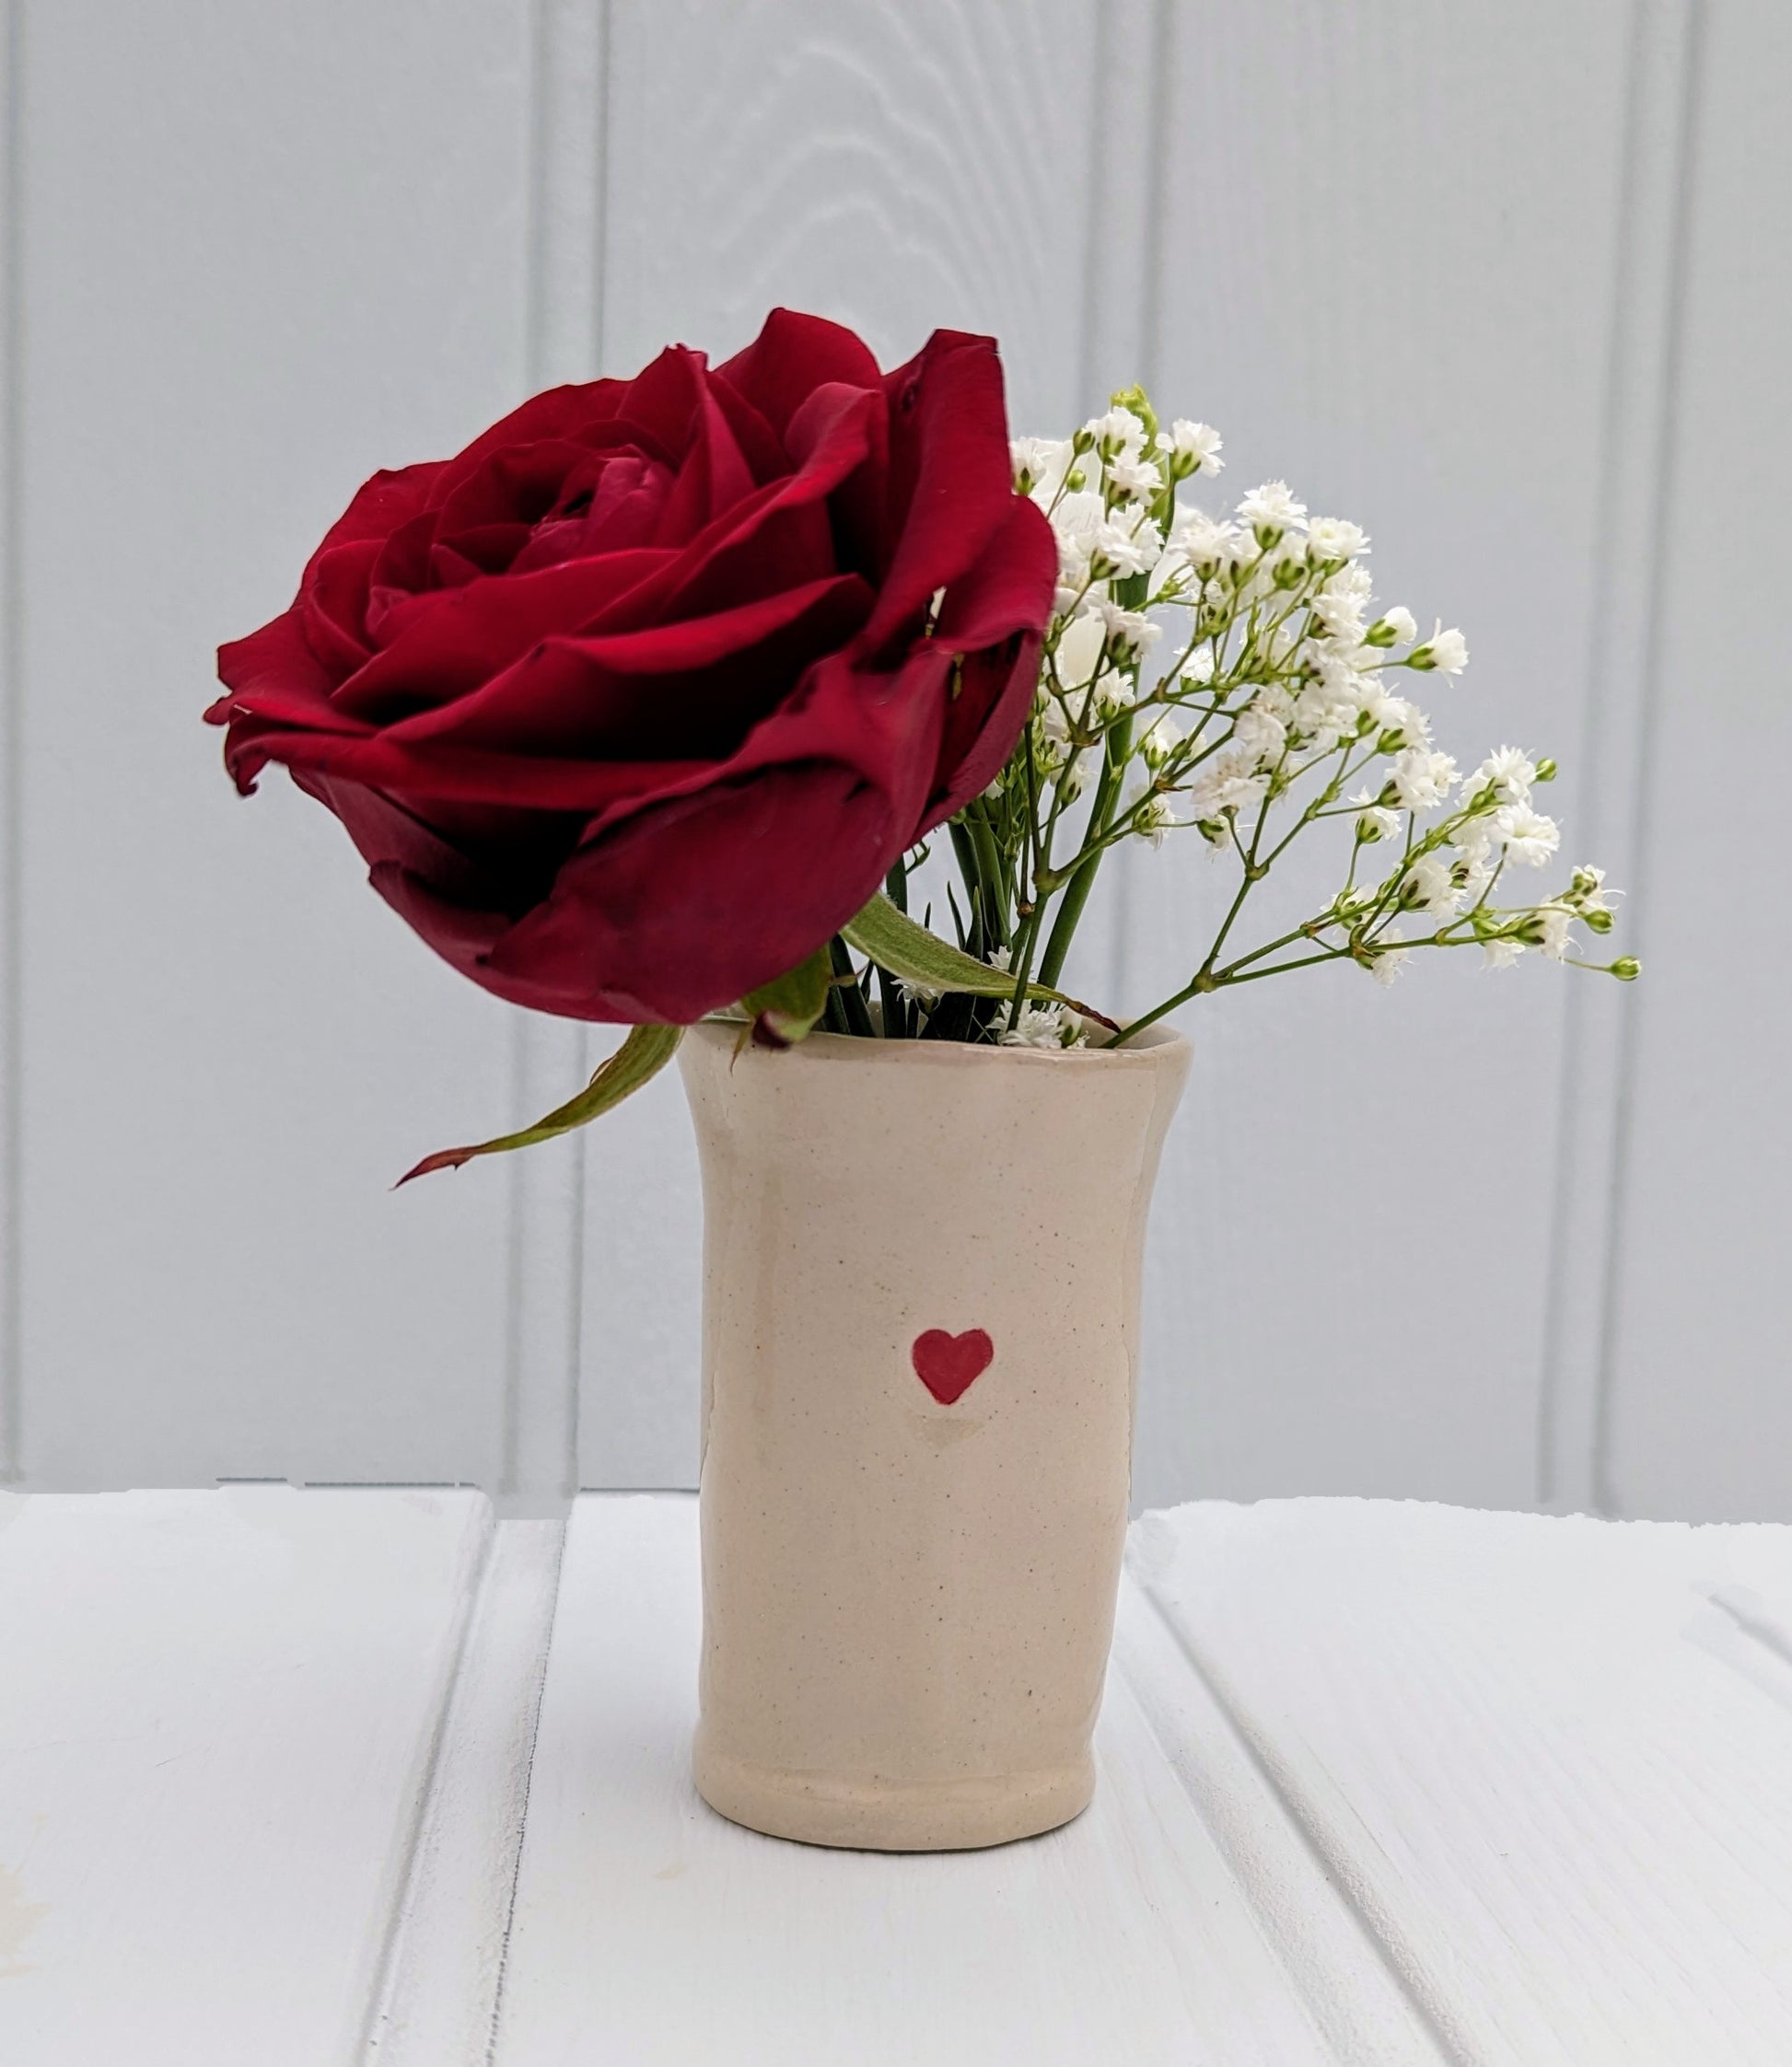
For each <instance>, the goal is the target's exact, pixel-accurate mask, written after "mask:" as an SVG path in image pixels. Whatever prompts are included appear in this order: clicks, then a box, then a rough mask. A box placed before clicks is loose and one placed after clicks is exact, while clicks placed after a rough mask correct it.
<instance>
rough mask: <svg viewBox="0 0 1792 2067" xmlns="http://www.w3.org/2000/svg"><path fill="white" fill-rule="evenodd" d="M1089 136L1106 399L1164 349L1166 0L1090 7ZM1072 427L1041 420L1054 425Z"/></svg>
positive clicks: (1087, 340) (1096, 394) (1088, 283)
mask: <svg viewBox="0 0 1792 2067" xmlns="http://www.w3.org/2000/svg"><path fill="white" fill-rule="evenodd" d="M1095 29H1096V48H1095V52H1094V63H1093V64H1092V66H1091V68H1090V69H1091V75H1092V82H1093V84H1092V91H1091V98H1090V120H1089V138H1088V235H1087V238H1086V239H1085V242H1084V248H1083V324H1082V336H1081V340H1080V349H1079V360H1080V365H1079V387H1080V389H1081V393H1080V395H1079V397H1078V401H1079V403H1080V404H1081V406H1082V407H1084V408H1086V409H1090V410H1096V409H1100V408H1101V407H1102V406H1103V404H1104V402H1105V401H1106V398H1107V396H1108V394H1109V393H1110V392H1111V390H1112V389H1114V388H1115V387H1117V386H1120V385H1123V383H1124V382H1127V381H1131V380H1138V381H1141V382H1143V384H1144V385H1145V386H1146V388H1147V389H1155V388H1156V386H1157V381H1158V371H1159V367H1160V364H1161V359H1162V335H1161V332H1162V328H1163V262H1164V236H1163V224H1164V214H1165V209H1164V177H1165V161H1166V158H1167V156H1168V150H1167V145H1168V140H1169V99H1170V84H1171V81H1172V79H1173V77H1174V71H1175V62H1176V42H1175V35H1176V16H1175V9H1174V8H1173V7H1172V6H1171V5H1170V0H1104V4H1103V5H1102V6H1101V7H1100V11H1099V13H1098V15H1097V17H1096V25H1095ZM1068 427H1069V426H1068V425H1064V424H1053V425H1050V426H1041V428H1042V429H1045V430H1047V432H1048V434H1049V435H1057V434H1059V433H1060V432H1062V431H1064V430H1065V429H1067V428H1068ZM1134 862H1135V857H1133V856H1130V855H1128V854H1125V853H1124V851H1122V852H1121V853H1119V854H1115V855H1113V856H1112V857H1111V859H1110V860H1109V862H1108V864H1107V867H1106V870H1105V874H1106V877H1107V880H1106V882H1105V884H1104V886H1103V888H1104V891H1105V894H1106V897H1107V899H1108V900H1109V902H1108V907H1107V928H1108V937H1107V957H1106V960H1107V974H1106V979H1105V980H1106V983H1107V993H1106V994H1107V996H1108V997H1109V998H1111V999H1120V998H1124V997H1126V996H1127V995H1128V992H1127V985H1126V978H1127V973H1128V952H1127V946H1128V941H1129V938H1130V935H1131V931H1132V928H1131V925H1130V923H1129V912H1130V905H1131V901H1132V900H1131V889H1132V876H1133V864H1134Z"/></svg>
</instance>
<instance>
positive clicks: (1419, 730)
mask: <svg viewBox="0 0 1792 2067" xmlns="http://www.w3.org/2000/svg"><path fill="white" fill-rule="evenodd" d="M1381 727H1382V730H1383V731H1384V732H1398V733H1399V734H1400V737H1401V738H1402V740H1403V741H1404V743H1405V744H1406V745H1407V746H1409V747H1425V746H1429V745H1430V743H1431V720H1430V719H1429V718H1428V717H1426V716H1425V713H1424V712H1423V711H1422V710H1420V709H1419V707H1418V705H1417V704H1416V703H1408V702H1407V701H1406V699H1405V697H1403V696H1390V697H1389V698H1388V699H1387V701H1386V702H1385V703H1383V704H1382V705H1381Z"/></svg>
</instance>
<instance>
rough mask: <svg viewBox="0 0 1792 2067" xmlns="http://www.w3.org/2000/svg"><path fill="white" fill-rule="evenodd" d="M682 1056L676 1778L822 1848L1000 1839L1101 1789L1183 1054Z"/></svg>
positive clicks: (811, 1050)
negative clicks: (688, 1554)
mask: <svg viewBox="0 0 1792 2067" xmlns="http://www.w3.org/2000/svg"><path fill="white" fill-rule="evenodd" d="M738 1045H739V1028H730V1027H725V1026H703V1027H697V1028H693V1029H692V1032H691V1033H690V1035H689V1036H688V1037H687V1038H686V1039H685V1041H684V1042H683V1044H682V1048H681V1067H682V1071H683V1075H684V1082H685V1088H686V1091H687V1094H688V1096H689V1098H690V1102H691V1107H692V1113H693V1115H694V1118H695V1121H696V1132H697V1143H698V1150H699V1155H700V1158H701V1163H702V1169H703V1185H704V1400H703V1429H704V1449H703V1469H702V1481H701V1482H702V1494H701V1510H702V1532H703V1581H704V1643H703V1658H702V1667H701V1674H700V1709H701V1715H700V1721H699V1724H698V1727H697V1734H696V1739H695V1745H694V1752H693V1765H694V1772H695V1779H696V1783H697V1787H698V1789H699V1791H700V1792H701V1793H702V1794H703V1796H704V1799H705V1800H706V1801H708V1802H709V1803H710V1804H711V1806H714V1807H715V1808H716V1809H718V1810H719V1811H720V1812H721V1813H722V1814H723V1815H724V1816H727V1817H731V1818H733V1820H734V1821H736V1822H738V1823H744V1824H747V1825H749V1826H750V1827H751V1828H752V1829H757V1830H763V1831H767V1832H770V1833H771V1834H773V1835H774V1836H778V1837H785V1838H797V1839H802V1840H805V1841H809V1842H810V1843H816V1844H831V1845H850V1846H858V1847H863V1848H867V1849H875V1850H883V1851H933V1850H946V1849H950V1848H956V1847H964V1846H972V1845H987V1844H998V1843H1001V1842H1003V1841H1007V1840H1009V1839H1013V1838H1019V1837H1025V1836H1029V1835H1031V1834H1033V1833H1036V1832H1038V1831H1041V1830H1046V1829H1052V1828H1053V1827H1054V1826H1055V1825H1057V1824H1060V1823H1063V1822H1065V1821H1067V1820H1068V1819H1069V1818H1070V1817H1074V1816H1076V1814H1078V1813H1079V1812H1080V1811H1081V1810H1082V1809H1083V1808H1084V1807H1085V1806H1087V1804H1088V1800H1089V1798H1090V1795H1091V1794H1092V1792H1093V1788H1094V1784H1095V1771H1094V1764H1093V1760H1092V1758H1091V1754H1090V1739H1091V1736H1092V1733H1093V1729H1094V1724H1095V1719H1096V1714H1097V1711H1098V1709H1099V1707H1100V1699H1101V1690H1102V1684H1103V1679H1104V1676H1105V1671H1106V1666H1107V1657H1108V1650H1109V1645H1110V1643H1111V1637H1112V1632H1113V1616H1114V1603H1115V1597H1116V1593H1117V1589H1118V1585H1119V1578H1120V1562H1121V1553H1122V1550H1123V1540H1124V1536H1125V1528H1126V1518H1127V1504H1128V1495H1129V1490H1130V1481H1131V1459H1132V1436H1133V1418H1134V1405H1135V1395H1136V1389H1137V1366H1138V1309H1139V1274H1140V1262H1141V1257H1142V1252H1143V1248H1144V1237H1145V1225H1146V1209H1147V1207H1148V1204H1149V1202H1150V1195H1151V1188H1152V1182H1153V1179H1154V1177H1155V1175H1156V1171H1157V1166H1158V1151H1159V1148H1160V1146H1161V1144H1162V1141H1163V1137H1164V1132H1165V1129H1166V1127H1167V1126H1168V1124H1169V1118H1170V1115H1171V1113H1172V1111H1173V1110H1174V1109H1175V1106H1176V1102H1177V1099H1178V1097H1179V1096H1180V1095H1181V1087H1182V1083H1183V1079H1184V1077H1185V1076H1186V1074H1187V1070H1188V1058H1189V1051H1188V1044H1187V1042H1186V1041H1185V1040H1183V1039H1181V1036H1179V1035H1176V1034H1173V1033H1169V1032H1166V1031H1163V1030H1161V1029H1152V1030H1151V1031H1149V1032H1147V1033H1146V1035H1144V1036H1143V1037H1141V1039H1139V1040H1138V1041H1137V1043H1136V1044H1135V1045H1133V1046H1130V1047H1128V1048H1127V1049H1125V1050H1122V1051H1102V1050H1073V1051H1050V1052H1043V1051H1037V1050H1030V1049H1019V1048H998V1047H982V1046H979V1047H972V1046H968V1045H964V1044H960V1043H954V1042H946V1041H913V1040H906V1041H896V1040H890V1041H885V1040H870V1039H846V1038H844V1037H840V1036H833V1035H826V1034H819V1035H815V1036H812V1037H811V1038H810V1039H809V1040H807V1041H805V1042H804V1043H803V1044H802V1045H801V1046H800V1047H798V1048H796V1049H792V1050H789V1051H783V1052H772V1051H764V1050H760V1049H753V1048H747V1049H744V1050H740V1051H739V1052H737V1049H738Z"/></svg>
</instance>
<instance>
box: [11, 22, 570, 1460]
mask: <svg viewBox="0 0 1792 2067" xmlns="http://www.w3.org/2000/svg"><path fill="white" fill-rule="evenodd" d="M528 50H529V8H528V6H527V5H526V0H500V4H498V5H490V4H486V0H454V4H453V5H451V6H441V5H436V4H434V0H399V4H397V5H392V6H380V7H375V8H368V7H366V6H358V5H355V4H354V0H321V4H313V0H307V4H303V5H301V4H298V0H273V4H270V5H264V6H254V7H242V6H229V5H225V4H222V0H170V4H169V5H166V6H157V7H153V8H127V9H124V10H122V11H121V10H120V9H119V8H117V7H115V6H111V5H109V4H108V0H67V4H66V5H64V4H61V0H59V4H58V5H57V6H52V7H31V8H29V9H27V10H25V16H24V29H23V39H22V64H23V80H22V94H23V99H24V104H25V112H26V123H27V134H28V137H29V145H28V148H29V168H28V171H29V177H28V178H27V179H26V180H25V182H24V218H23V222H22V226H21V231H20V235H21V238H22V244H21V255H22V286H23V296H24V302H23V308H24V333H23V351H24V368H25V386H24V391H23V397H22V403H21V409H20V421H21V424H22V427H23V451H22V464H23V470H24V471H23V475H22V480H23V484H24V495H23V504H22V507H21V526H22V540H23V550H24V563H23V588H24V593H25V598H26V608H25V612H24V621H23V624H22V627H21V628H20V632H19V638H20V641H21V657H22V667H23V675H22V683H23V696H24V702H23V714H22V715H23V733H22V753H23V761H22V785H23V804H24V809H23V823H22V828H21V834H20V837H21V839H22V842H23V913H24V934H23V940H22V967H23V979H24V994H25V1023H24V1027H23V1029H22V1031H23V1052H22V1069H23V1091H22V1098H23V1107H24V1114H25V1126H24V1132H23V1141H22V1203H23V1213H24V1226H23V1230H22V1241H23V1258H22V1269H23V1299H24V1310H23V1314H22V1328H23V1336H24V1345H23V1346H24V1363H25V1372H26V1392H27V1398H26V1401H25V1409H24V1415H23V1424H22V1429H21V1436H22V1442H23V1446H24V1454H23V1457H22V1464H23V1468H24V1469H25V1471H26V1473H27V1475H28V1478H29V1480H30V1481H32V1482H35V1483H37V1484H41V1485H52V1484H61V1485H66V1486H74V1485H93V1484H114V1485H116V1484H119V1483H125V1484H130V1483H143V1482H146V1481H149V1482H153V1481H162V1482H168V1481H172V1482H175V1483H192V1481H194V1480H196V1479H204V1478H208V1477H210V1476H212V1475H213V1474H215V1473H219V1474H227V1475H230V1476H249V1475H254V1476H262V1475H275V1476H283V1477H291V1478H313V1479H346V1478H371V1479H378V1478H391V1479H401V1480H456V1479H462V1478H469V1479H480V1480H482V1481H486V1482H490V1481H491V1480H492V1478H493V1477H495V1472H496V1467H497V1453H498V1447H499V1426H498V1423H499V1412H500V1399H501V1390H502V1388H501V1384H500V1374H501V1371H502V1367H503V1359H504V1300H505V1260H506V1242H505V1211H506V1187H505V1185H504V1183H503V1182H502V1181H501V1180H500V1181H497V1182H489V1183H485V1184H478V1183H468V1182H465V1181H462V1182H460V1183H459V1184H452V1185H445V1184H436V1185H418V1186H414V1187H413V1188H411V1189H410V1190H407V1191H405V1192H403V1193H401V1194H400V1195H399V1196H398V1197H397V1198H393V1197H391V1196H390V1195H389V1187H390V1184H391V1181H392V1179H394V1178H395V1177H396V1176H397V1175H398V1173H399V1172H400V1171H401V1170H403V1169H405V1168H406V1167H409V1165H410V1164H411V1162H413V1160H414V1159H415V1157H416V1156H417V1155H418V1154H419V1153H421V1152H422V1151H425V1150H426V1149H429V1148H431V1147H435V1146H438V1145H441V1144H443V1143H445V1142H448V1141H452V1140H457V1139H465V1138H466V1134H467V1131H468V1129H469V1128H470V1127H472V1126H475V1125H477V1124H478V1123H479V1122H480V1121H481V1120H482V1119H486V1120H489V1119H491V1118H495V1117H501V1116H502V1113H503V1110H504V1108H505V1103H506V1095H507V1092H508V1088H509V1068H508V1059H507V1048H508V1033H507V1028H506V1014H505V1012H504V1010H503V1008H502V1007H500V1006H499V1005H498V1004H496V1003H495V1001H493V1000H490V999H487V998H485V997H484V996H483V995H482V994H481V993H477V992H475V991H474V990H473V989H472V987H471V986H470V985H468V984H466V983H465V982H464V981H462V980H461V979H460V978H458V977H457V976H455V975H454V974H453V973H452V972H451V971H449V970H448V969H447V968H446V967H445V966H443V965H441V964H439V963H438V962H437V961H436V959H435V958H434V957H432V956H431V955H430V954H429V953H428V952H427V950H426V949H425V948H424V947H423V946H422V945H421V944H420V943H419V942H417V941H416V940H415V939H414V938H413V936H412V935H410V934H409V933H408V932H407V930H406V929H405V928H404V927H403V926H402V925H401V923H399V922H398V921H397V920H396V919H395V918H394V917H393V915H392V914H391V913H390V912H389V911H387V909H386V908H385V907H384V906H383V905H382V904H381V902H380V901H379V900H378V898H376V897H375V896H374V895H373V894H372V893H371V892H370V891H369V890H368V889H367V887H366V884H365V881H364V880H363V877H364V873H365V872H364V870H363V868H362V866H361V865H360V863H359V862H358V860H357V858H356V857H355V854H354V853H353V850H352V849H351V847H350V846H349V844H348V842H347V841H346V839H345V838H344V837H343V834H342V832H341V830H340V829H339V828H338V827H337V826H335V825H334V824H333V823H332V821H331V820H330V819H328V817H327V816H326V815H325V814H324V813H322V812H321V811H320V810H319V809H318V808H317V807H316V806H314V805H313V804H311V803H310V802H309V801H308V800H306V799H304V798H302V797H300V796H298V795H297V794H296V793H295V792H293V791H292V790H291V789H290V787H289V785H288V784H286V782H285V779H284V778H283V777H281V776H279V775H278V774H275V773H272V772H271V773H270V776H269V778H268V780H267V783H266V784H265V793H264V794H263V795H262V796H260V797H259V798H257V799H256V800H255V801H254V802H253V803H250V804H243V803H241V802H239V800H238V799H237V798H235V797H234V796H233V795H231V794H230V792H229V789H228V786H227V783H226V781H225V779H224V777H223V775H222V773H221V772H220V770H219V766H218V740H217V736H216V735H215V734H207V733H205V732H204V731H203V730H202V729H201V727H200V725H199V713H200V711H201V709H202V708H203V706H204V703H205V701H206V698H207V695H208V692H209V691H208V684H209V683H210V681H211V677H212V660H211V654H212V648H213V646H214V645H215V643H216V641H217V640H218V639H219V638H220V637H221V636H225V635H230V636H235V635H238V634H240V633H244V632H246V631H248V630H250V628H252V627H253V626H254V625H256V624H257V623H259V622H261V621H263V620H264V619H265V618H267V617H269V616H271V615H272V614H273V612H274V611H276V610H279V609H280V608H282V607H283V606H284V605H285V602H286V601H287V600H288V598H289V597H290V595H291V592H292V589H293V586H294V584H295V582H296V579H297V572H298V569H299V567H300V566H301V564H302V563H303V560H304V557H305V555H306V553H307V552H308V551H309V549H310V548H311V547H312V546H313V545H314V544H315V542H316V540H317V539H318V538H319V537H320V535H321V533H322V531H323V529H324V528H325V526H326V525H327V524H328V523H329V522H330V521H331V519H332V518H333V517H334V516H335V515H336V514H337V513H338V512H339V511H340V509H341V508H342V506H343V504H344V502H345V501H346V500H347V497H348V495H349V494H350V493H351V492H352V490H353V488H354V487H355V484H356V483H357V482H359V481H361V480H362V479H363V478H365V476H366V475H367V474H368V473H369V472H371V471H372V470H374V468H375V467H376V466H378V465H379V464H381V463H402V462H404V461H407V460H410V459H417V458H420V457H425V456H428V455H432V454H438V453H442V452H447V451H452V450H453V449H455V448H456V447H458V446H459V445H460V443H461V442H463V441H464V440H465V439H466V438H467V437H468V436H469V435H471V433H472V432H474V431H476V430H477V429H478V428H479V427H480V426H481V425H482V424H484V423H486V422H488V421H489V420H490V419H491V418H492V417H493V416H495V414H496V413H497V412H499V411H500V410H501V409H503V408H505V407H507V406H508V405H509V404H511V403H512V402H513V401H515V400H516V399H517V397H518V394H519V392H520V391H521V389H522V385H523V380H524V373H525V369H524V362H523V322H524V308H525V302H526V298H527V297H526V295H525V292H524V285H525V283H524V265H525V256H526V252H527V248H528V238H527V235H526V203H527V196H528V192H529V166H528V134H527V132H528V79H527V73H528V62H527V60H528Z"/></svg>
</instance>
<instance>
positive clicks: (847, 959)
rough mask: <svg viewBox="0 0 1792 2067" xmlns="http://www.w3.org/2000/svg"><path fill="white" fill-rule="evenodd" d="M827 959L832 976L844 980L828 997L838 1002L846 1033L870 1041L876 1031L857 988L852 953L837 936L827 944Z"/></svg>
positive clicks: (862, 996) (834, 986)
mask: <svg viewBox="0 0 1792 2067" xmlns="http://www.w3.org/2000/svg"><path fill="white" fill-rule="evenodd" d="M828 959H829V960H830V961H831V962H832V964H833V972H834V974H835V975H836V976H839V977H844V979H845V981H844V982H840V983H835V984H834V985H833V986H832V988H831V990H830V992H829V996H830V997H831V998H838V999H839V1000H840V1002H841V1007H842V1011H843V1013H844V1017H845V1020H846V1031H847V1032H848V1033H850V1034H856V1035H857V1036H858V1037H859V1039H862V1040H868V1039H872V1038H874V1037H875V1035H876V1033H877V1030H878V1029H877V1028H876V1027H874V1026H873V1025H872V1024H871V1013H870V1010H869V1008H868V1007H867V1004H866V1002H865V993H863V992H862V991H861V990H860V989H859V987H858V971H857V970H855V969H854V967H853V957H852V951H851V949H850V948H849V947H848V946H846V943H845V942H844V940H843V939H842V938H841V937H840V935H838V934H835V935H834V936H833V938H832V940H831V941H829V943H828Z"/></svg>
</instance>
